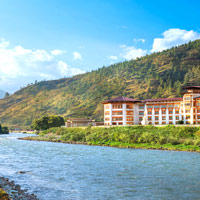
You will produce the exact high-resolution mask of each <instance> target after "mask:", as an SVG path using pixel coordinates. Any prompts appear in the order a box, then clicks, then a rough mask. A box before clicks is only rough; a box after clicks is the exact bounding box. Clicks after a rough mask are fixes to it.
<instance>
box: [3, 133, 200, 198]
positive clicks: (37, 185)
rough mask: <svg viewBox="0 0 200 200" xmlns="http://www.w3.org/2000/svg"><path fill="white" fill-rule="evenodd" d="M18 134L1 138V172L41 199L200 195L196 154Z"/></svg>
mask: <svg viewBox="0 0 200 200" xmlns="http://www.w3.org/2000/svg"><path fill="white" fill-rule="evenodd" d="M22 136H27V135H23V134H10V135H3V136H2V135H1V136H0V176H5V177H8V178H10V179H11V180H14V181H15V182H16V183H18V184H20V185H21V186H22V187H23V188H24V189H28V191H29V192H33V193H35V194H36V195H37V196H38V197H39V198H40V199H41V200H57V199H58V200H67V199H75V200H76V199H80V200H96V199H102V200H107V199H109V200H117V199H120V200H121V199H123V200H127V199H128V200H129V199H130V200H132V199H134V200H147V199H148V200H151V199H153V200H154V199H158V200H160V199H163V200H164V199H166V200H168V199H170V200H178V199H185V200H189V199H192V200H197V199H198V200H199V199H200V190H199V188H200V173H199V172H200V154H199V153H191V152H174V151H157V150H139V149H137V150H135V149H119V148H109V147H99V146H97V147H95V146H85V145H73V144H61V143H50V142H34V141H23V140H18V139H17V137H22ZM20 172H21V173H20ZM22 172H23V173H22Z"/></svg>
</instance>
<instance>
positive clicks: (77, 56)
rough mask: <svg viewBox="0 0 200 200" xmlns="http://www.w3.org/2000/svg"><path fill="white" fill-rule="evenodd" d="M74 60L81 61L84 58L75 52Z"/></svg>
mask: <svg viewBox="0 0 200 200" xmlns="http://www.w3.org/2000/svg"><path fill="white" fill-rule="evenodd" d="M73 56H74V60H81V58H82V56H81V54H80V53H78V52H77V51H75V52H73Z"/></svg>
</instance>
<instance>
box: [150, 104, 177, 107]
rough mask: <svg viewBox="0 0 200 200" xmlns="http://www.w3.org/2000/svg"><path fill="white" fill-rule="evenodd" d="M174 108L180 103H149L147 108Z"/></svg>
mask: <svg viewBox="0 0 200 200" xmlns="http://www.w3.org/2000/svg"><path fill="white" fill-rule="evenodd" d="M167 107H168V108H173V107H179V104H169V105H147V108H167Z"/></svg>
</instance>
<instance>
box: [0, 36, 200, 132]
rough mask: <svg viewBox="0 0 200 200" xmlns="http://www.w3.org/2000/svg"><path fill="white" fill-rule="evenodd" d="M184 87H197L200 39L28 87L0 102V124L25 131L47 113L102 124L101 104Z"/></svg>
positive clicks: (164, 94) (171, 93) (176, 94)
mask: <svg viewBox="0 0 200 200" xmlns="http://www.w3.org/2000/svg"><path fill="white" fill-rule="evenodd" d="M186 85H200V40H196V41H193V42H189V43H187V44H184V45H180V46H178V47H173V48H171V49H168V50H165V51H162V52H157V53H153V54H150V55H147V56H144V57H141V58H137V59H135V60H130V61H124V62H119V63H116V64H113V65H110V66H108V67H102V68H99V69H98V70H94V71H91V72H88V73H85V74H81V75H76V76H74V77H70V78H63V79H59V80H51V81H41V82H36V83H34V84H30V85H28V86H27V87H25V88H22V89H20V90H19V91H17V92H15V93H14V94H13V95H10V96H9V97H7V98H4V99H0V122H1V123H4V124H7V125H9V126H16V127H22V126H23V127H27V128H28V127H30V125H31V123H32V121H33V120H34V119H36V118H40V117H42V116H47V115H62V116H63V117H66V118H68V117H70V118H71V117H72V118H73V117H75V118H87V117H89V118H93V119H98V120H103V105H102V101H104V100H107V99H111V98H114V97H117V96H126V97H130V98H134V99H139V100H142V99H151V98H167V97H181V96H182V92H184V91H182V87H184V86H186ZM180 123H181V122H180Z"/></svg>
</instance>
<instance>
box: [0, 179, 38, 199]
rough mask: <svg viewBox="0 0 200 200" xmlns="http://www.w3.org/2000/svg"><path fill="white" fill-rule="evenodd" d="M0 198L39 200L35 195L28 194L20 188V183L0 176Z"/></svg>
mask: <svg viewBox="0 0 200 200" xmlns="http://www.w3.org/2000/svg"><path fill="white" fill-rule="evenodd" d="M0 199H1V200H39V199H38V198H37V196H36V195H34V194H28V193H27V190H22V189H21V187H20V185H17V184H15V183H14V181H10V180H9V179H7V178H4V177H0Z"/></svg>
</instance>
